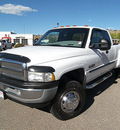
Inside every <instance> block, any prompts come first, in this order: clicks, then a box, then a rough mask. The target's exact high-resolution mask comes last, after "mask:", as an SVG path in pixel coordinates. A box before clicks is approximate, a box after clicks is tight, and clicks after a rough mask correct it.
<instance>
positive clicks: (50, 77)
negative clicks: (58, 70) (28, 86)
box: [28, 72, 55, 82]
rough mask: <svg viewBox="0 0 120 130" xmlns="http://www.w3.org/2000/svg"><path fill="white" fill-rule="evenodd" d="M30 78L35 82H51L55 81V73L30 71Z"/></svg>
mask: <svg viewBox="0 0 120 130" xmlns="http://www.w3.org/2000/svg"><path fill="white" fill-rule="evenodd" d="M28 80H29V81H33V82H51V81H55V76H54V74H53V73H49V72H47V73H44V72H43V73H40V72H28Z"/></svg>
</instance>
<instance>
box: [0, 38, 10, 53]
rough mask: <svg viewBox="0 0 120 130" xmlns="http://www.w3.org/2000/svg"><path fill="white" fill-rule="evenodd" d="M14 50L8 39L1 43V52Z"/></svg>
mask: <svg viewBox="0 0 120 130" xmlns="http://www.w3.org/2000/svg"><path fill="white" fill-rule="evenodd" d="M11 48H12V43H11V42H9V40H8V39H2V40H1V41H0V50H1V51H2V50H6V49H11Z"/></svg>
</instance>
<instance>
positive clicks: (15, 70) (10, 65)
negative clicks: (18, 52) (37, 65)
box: [0, 58, 27, 81]
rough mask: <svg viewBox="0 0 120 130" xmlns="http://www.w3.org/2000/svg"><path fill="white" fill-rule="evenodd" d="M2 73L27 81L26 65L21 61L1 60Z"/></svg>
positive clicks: (0, 69) (0, 68)
mask: <svg viewBox="0 0 120 130" xmlns="http://www.w3.org/2000/svg"><path fill="white" fill-rule="evenodd" d="M0 73H1V74H3V75H5V76H9V77H12V78H16V79H20V80H24V81H26V80H27V77H26V63H22V62H19V61H14V60H9V59H4V58H3V59H1V60H0Z"/></svg>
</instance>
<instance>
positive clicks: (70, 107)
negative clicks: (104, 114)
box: [61, 91, 80, 113]
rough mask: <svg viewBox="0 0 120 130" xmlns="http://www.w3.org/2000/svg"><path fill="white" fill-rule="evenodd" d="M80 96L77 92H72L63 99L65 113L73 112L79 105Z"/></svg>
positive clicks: (62, 104)
mask: <svg viewBox="0 0 120 130" xmlns="http://www.w3.org/2000/svg"><path fill="white" fill-rule="evenodd" d="M79 102H80V96H79V94H78V93H77V92H75V91H70V92H68V93H66V94H65V95H64V96H63V97H62V101H61V108H62V110H63V111H64V112H66V113H70V112H73V111H74V110H75V109H76V108H77V107H78V105H79Z"/></svg>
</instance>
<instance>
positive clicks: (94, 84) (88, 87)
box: [86, 72, 112, 89]
mask: <svg viewBox="0 0 120 130" xmlns="http://www.w3.org/2000/svg"><path fill="white" fill-rule="evenodd" d="M111 76H112V72H109V73H107V74H106V75H103V76H102V77H101V78H99V79H97V80H96V81H94V82H91V84H90V83H89V84H87V86H86V89H91V88H94V87H95V86H97V85H98V84H100V83H102V82H103V81H105V80H106V79H108V78H109V77H111Z"/></svg>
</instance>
